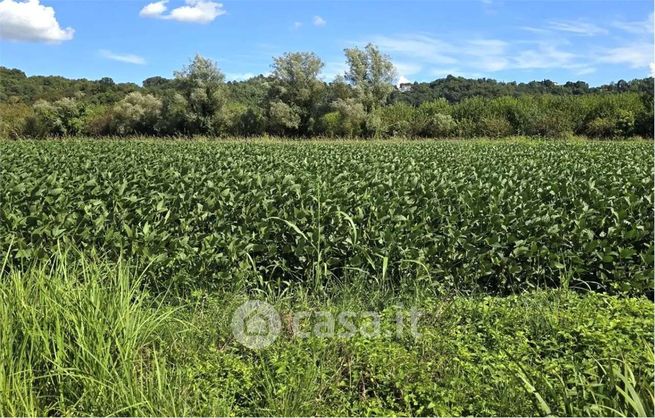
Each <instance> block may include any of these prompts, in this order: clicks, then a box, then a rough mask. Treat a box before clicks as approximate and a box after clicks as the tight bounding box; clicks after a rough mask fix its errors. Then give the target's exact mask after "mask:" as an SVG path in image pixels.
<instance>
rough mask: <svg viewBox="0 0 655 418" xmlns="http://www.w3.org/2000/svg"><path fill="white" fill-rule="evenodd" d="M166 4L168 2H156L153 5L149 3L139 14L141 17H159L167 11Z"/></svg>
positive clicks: (165, 0) (164, 0) (163, 0)
mask: <svg viewBox="0 0 655 418" xmlns="http://www.w3.org/2000/svg"><path fill="white" fill-rule="evenodd" d="M166 3H168V0H162V1H157V2H155V3H150V4H148V5H146V6H145V7H144V8H143V9H141V11H140V12H139V16H141V17H160V16H161V15H162V14H163V13H164V12H165V11H166V9H167V7H166Z"/></svg>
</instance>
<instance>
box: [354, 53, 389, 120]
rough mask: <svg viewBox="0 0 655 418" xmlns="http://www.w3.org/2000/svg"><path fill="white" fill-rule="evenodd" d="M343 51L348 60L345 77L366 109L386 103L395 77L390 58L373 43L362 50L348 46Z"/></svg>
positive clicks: (369, 109) (368, 110)
mask: <svg viewBox="0 0 655 418" xmlns="http://www.w3.org/2000/svg"><path fill="white" fill-rule="evenodd" d="M344 52H345V54H346V61H347V62H348V70H347V71H346V75H345V78H346V80H347V81H348V82H349V83H350V84H351V85H352V86H353V88H354V90H355V94H356V97H357V98H358V99H359V100H360V101H361V102H362V104H363V105H364V108H365V109H366V111H367V112H371V111H373V110H375V109H377V108H379V107H380V106H383V105H384V104H386V102H387V98H388V97H389V95H390V94H391V92H392V91H393V89H394V87H393V83H394V81H395V79H396V70H395V68H394V66H393V63H392V62H391V59H390V58H389V57H388V56H387V55H384V54H383V53H381V52H380V50H379V49H378V48H377V47H376V46H375V45H373V44H368V45H366V47H364V49H363V50H362V49H359V48H348V49H346V50H345V51H344Z"/></svg>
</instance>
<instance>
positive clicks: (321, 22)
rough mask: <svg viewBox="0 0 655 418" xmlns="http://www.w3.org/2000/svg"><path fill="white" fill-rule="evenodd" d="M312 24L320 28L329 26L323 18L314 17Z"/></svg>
mask: <svg viewBox="0 0 655 418" xmlns="http://www.w3.org/2000/svg"><path fill="white" fill-rule="evenodd" d="M312 23H313V24H314V26H318V27H323V26H325V25H327V22H326V21H325V19H323V18H322V17H321V16H314V19H313V20H312Z"/></svg>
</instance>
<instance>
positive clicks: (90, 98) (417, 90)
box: [0, 66, 653, 106]
mask: <svg viewBox="0 0 655 418" xmlns="http://www.w3.org/2000/svg"><path fill="white" fill-rule="evenodd" d="M265 80H266V79H265V78H264V77H262V76H257V77H254V78H253V79H250V80H245V81H234V82H230V83H228V85H229V86H230V90H231V92H232V94H233V95H235V96H237V97H241V99H242V101H248V100H247V99H248V98H247V97H244V96H250V95H251V94H253V87H252V86H253V85H257V84H259V83H262V82H264V81H265ZM403 87H404V88H403V89H402V90H404V91H401V90H400V89H396V91H394V92H393V94H392V95H391V97H390V102H392V103H395V102H405V103H409V104H411V105H415V106H417V105H420V104H421V103H423V102H427V101H431V100H434V99H437V98H442V97H443V98H445V99H446V100H448V101H449V102H450V103H458V102H460V101H461V100H463V99H466V98H469V97H487V98H494V97H501V96H522V95H535V94H536V95H539V94H553V95H583V94H588V93H599V92H600V93H602V92H608V93H610V92H611V93H617V92H628V91H631V92H638V93H645V94H650V95H652V94H653V78H652V77H648V78H643V79H635V80H632V81H625V80H619V81H618V82H616V83H610V84H605V85H602V86H599V87H589V85H588V84H587V83H586V82H584V81H575V82H571V81H570V82H567V83H565V84H557V83H555V82H553V81H550V80H543V81H531V82H529V83H517V82H502V81H496V80H493V79H490V78H480V79H470V78H464V77H455V76H452V75H449V76H447V77H446V78H440V79H437V80H434V81H431V82H422V83H419V82H415V83H411V84H405V85H403ZM169 88H175V80H172V79H167V78H164V77H159V76H155V77H150V78H148V79H146V80H144V81H143V85H142V86H139V85H137V84H135V83H115V82H114V81H113V80H112V79H111V78H109V77H104V78H101V79H100V80H87V79H77V80H75V79H68V78H65V77H60V76H30V77H28V76H26V75H25V73H24V72H23V71H21V70H19V69H15V68H14V69H10V68H6V67H2V66H0V102H2V103H7V102H22V103H25V104H32V103H34V102H35V101H37V100H39V99H45V100H49V101H53V100H57V99H61V98H63V97H75V96H82V97H83V100H84V101H85V102H87V103H93V104H110V103H115V102H117V101H118V100H120V99H122V98H123V97H124V96H125V95H126V94H128V93H130V92H133V91H141V90H148V91H157V90H166V89H169ZM255 90H256V89H255ZM258 94H259V93H258Z"/></svg>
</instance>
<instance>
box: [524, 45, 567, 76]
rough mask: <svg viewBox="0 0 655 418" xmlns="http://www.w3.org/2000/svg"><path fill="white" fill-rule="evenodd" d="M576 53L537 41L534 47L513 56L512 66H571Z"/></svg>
mask: <svg viewBox="0 0 655 418" xmlns="http://www.w3.org/2000/svg"><path fill="white" fill-rule="evenodd" d="M575 58H576V55H575V54H573V53H570V52H566V51H562V50H560V49H558V48H557V47H556V46H555V45H553V44H549V43H545V42H544V43H539V45H538V47H537V48H536V49H526V50H523V51H520V52H519V53H518V54H517V55H516V56H515V57H514V58H513V60H512V61H513V62H512V64H513V65H512V66H513V67H515V68H519V69H524V70H528V69H544V68H556V67H561V68H571V65H573V63H574V59H575Z"/></svg>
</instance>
